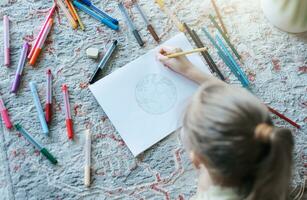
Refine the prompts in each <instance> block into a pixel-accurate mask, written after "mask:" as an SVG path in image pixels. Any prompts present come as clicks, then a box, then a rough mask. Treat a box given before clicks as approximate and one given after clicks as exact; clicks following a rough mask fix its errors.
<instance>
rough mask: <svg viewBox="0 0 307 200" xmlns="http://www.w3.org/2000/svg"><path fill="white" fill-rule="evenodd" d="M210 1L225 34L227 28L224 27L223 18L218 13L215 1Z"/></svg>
mask: <svg viewBox="0 0 307 200" xmlns="http://www.w3.org/2000/svg"><path fill="white" fill-rule="evenodd" d="M211 3H212V5H213V8H214V10H215V12H216V15H217V18H218V19H219V21H220V24H221V26H222V29H223V32H224V33H225V34H227V29H226V27H225V25H224V22H223V19H222V15H221V13H220V11H219V8H218V7H217V5H216V3H215V0H211Z"/></svg>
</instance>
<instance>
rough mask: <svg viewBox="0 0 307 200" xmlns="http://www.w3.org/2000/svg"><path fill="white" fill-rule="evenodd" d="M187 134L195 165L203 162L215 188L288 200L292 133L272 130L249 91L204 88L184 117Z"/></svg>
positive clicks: (213, 86)
mask: <svg viewBox="0 0 307 200" xmlns="http://www.w3.org/2000/svg"><path fill="white" fill-rule="evenodd" d="M183 134H184V135H183V137H184V138H183V139H184V142H186V143H187V145H188V148H189V150H190V152H191V155H193V158H192V160H193V162H194V164H196V166H197V165H199V164H204V165H205V167H206V168H207V169H208V172H209V174H210V176H211V178H212V179H213V181H214V182H215V183H216V184H220V185H223V186H230V187H238V188H239V189H240V191H243V192H242V193H243V194H244V195H246V199H248V200H256V199H257V200H258V199H261V200H271V199H279V200H284V199H285V197H286V194H287V189H288V184H289V179H290V175H291V163H292V156H291V155H292V148H293V138H292V134H291V132H290V131H289V130H288V129H279V128H276V127H274V126H273V123H272V120H271V118H270V116H269V112H268V110H267V108H266V106H265V105H263V104H262V103H261V102H260V101H259V100H258V99H257V98H256V97H254V96H253V95H252V94H250V93H249V92H248V91H246V90H244V89H241V88H239V87H233V86H229V85H226V84H222V83H211V84H205V85H203V86H201V87H200V89H199V90H198V91H197V93H196V94H195V95H194V97H193V99H192V101H191V103H190V105H189V106H188V109H187V111H186V113H185V117H184V122H183Z"/></svg>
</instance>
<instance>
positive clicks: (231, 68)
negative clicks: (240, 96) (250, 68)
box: [202, 28, 249, 87]
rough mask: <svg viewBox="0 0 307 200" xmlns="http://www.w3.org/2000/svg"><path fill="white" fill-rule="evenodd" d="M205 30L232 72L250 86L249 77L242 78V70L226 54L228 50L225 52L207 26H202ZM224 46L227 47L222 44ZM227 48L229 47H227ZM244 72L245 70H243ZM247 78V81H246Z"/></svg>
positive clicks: (244, 85) (245, 85) (242, 82)
mask: <svg viewBox="0 0 307 200" xmlns="http://www.w3.org/2000/svg"><path fill="white" fill-rule="evenodd" d="M202 30H203V32H204V33H205V35H206V36H207V38H208V39H209V40H210V42H211V43H212V44H213V46H214V47H215V48H216V49H217V53H218V55H219V56H220V57H221V59H222V60H223V61H224V63H225V64H226V65H227V66H228V67H229V69H230V70H231V72H232V73H233V74H234V75H235V76H236V77H237V79H239V81H240V82H241V84H242V85H243V87H248V86H249V82H248V79H244V78H242V74H241V73H240V70H238V68H237V67H236V66H235V64H234V63H233V62H232V60H231V58H230V57H229V56H228V55H226V53H227V52H225V49H221V47H220V46H219V45H218V44H217V43H216V41H215V40H214V39H213V37H212V36H211V35H210V33H209V31H208V30H207V29H206V28H202ZM221 46H222V47H225V46H223V45H221ZM226 50H227V49H226ZM242 73H243V72H242ZM246 80H247V82H246Z"/></svg>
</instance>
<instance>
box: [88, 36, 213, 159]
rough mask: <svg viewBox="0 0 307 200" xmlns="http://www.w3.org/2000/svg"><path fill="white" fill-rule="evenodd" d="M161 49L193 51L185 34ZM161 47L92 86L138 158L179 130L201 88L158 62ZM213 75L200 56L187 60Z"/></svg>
mask: <svg viewBox="0 0 307 200" xmlns="http://www.w3.org/2000/svg"><path fill="white" fill-rule="evenodd" d="M161 46H174V47H180V48H182V49H183V50H184V51H187V50H191V49H193V47H192V45H191V44H190V43H189V41H188V39H187V38H186V36H185V35H184V34H183V33H180V34H178V35H176V36H175V37H173V38H171V39H170V40H168V41H166V42H165V43H163V44H162V45H161ZM159 49H160V47H157V48H155V49H153V50H150V51H149V52H148V53H146V54H145V55H143V56H141V57H139V58H138V59H136V60H134V61H132V62H130V63H129V64H127V65H125V66H123V67H121V68H120V69H118V70H116V71H115V72H113V73H111V74H110V75H108V76H106V77H104V78H102V79H101V80H99V81H97V82H95V83H94V84H93V85H90V87H89V88H90V90H91V91H92V93H93V94H94V96H95V98H96V99H97V101H98V103H99V104H100V106H101V107H102V108H103V110H104V111H105V113H106V114H107V116H108V117H109V119H110V120H111V122H112V123H113V125H114V127H115V128H116V130H117V131H118V132H119V134H120V135H121V137H122V138H123V140H124V141H125V143H126V145H127V146H128V148H129V149H130V151H131V152H132V154H133V155H134V156H137V155H138V154H140V153H142V152H143V151H145V150H146V149H148V148H149V147H151V146H152V145H154V144H155V143H157V142H159V141H160V140H161V139H163V138H164V137H166V136H167V135H169V134H170V133H172V132H173V131H175V130H176V129H178V128H179V127H180V126H181V124H182V122H181V120H180V119H181V118H182V116H183V112H184V110H185V107H186V104H187V100H188V99H189V98H190V97H191V96H192V94H193V93H194V92H195V91H196V89H197V85H196V84H195V83H194V82H192V81H190V80H188V79H186V78H184V77H182V76H181V75H179V74H177V73H174V72H173V71H171V70H170V69H168V68H166V67H164V66H163V65H162V64H161V63H160V62H159V61H157V60H156V54H157V52H158V51H159ZM187 57H188V59H189V60H190V61H191V62H192V63H193V64H194V65H195V66H197V67H199V68H200V69H201V70H203V71H204V72H206V73H208V74H211V73H210V71H209V69H208V67H207V65H205V64H204V63H203V61H202V60H201V58H200V56H199V55H198V54H191V55H188V56H187Z"/></svg>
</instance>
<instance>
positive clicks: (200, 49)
mask: <svg viewBox="0 0 307 200" xmlns="http://www.w3.org/2000/svg"><path fill="white" fill-rule="evenodd" d="M207 50H208V49H207V48H199V49H193V50H190V51H183V52H178V53H174V54H168V55H166V57H168V58H176V57H178V56H183V55H187V54H192V53H197V52H201V51H207Z"/></svg>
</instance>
